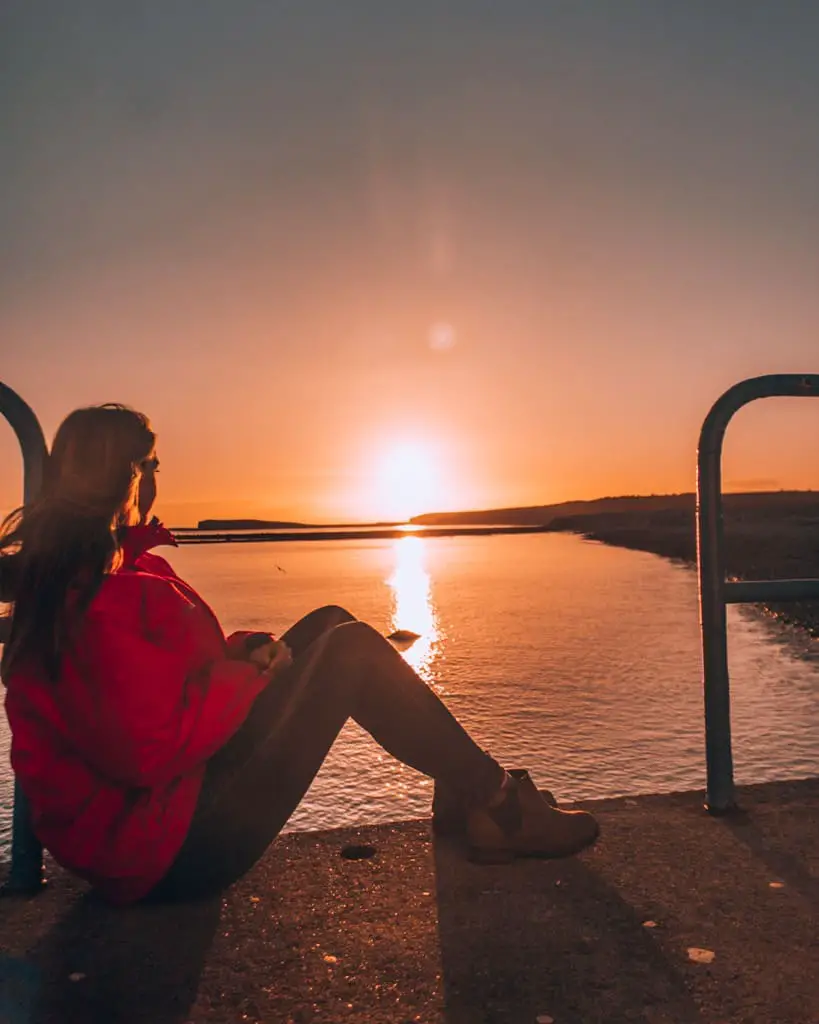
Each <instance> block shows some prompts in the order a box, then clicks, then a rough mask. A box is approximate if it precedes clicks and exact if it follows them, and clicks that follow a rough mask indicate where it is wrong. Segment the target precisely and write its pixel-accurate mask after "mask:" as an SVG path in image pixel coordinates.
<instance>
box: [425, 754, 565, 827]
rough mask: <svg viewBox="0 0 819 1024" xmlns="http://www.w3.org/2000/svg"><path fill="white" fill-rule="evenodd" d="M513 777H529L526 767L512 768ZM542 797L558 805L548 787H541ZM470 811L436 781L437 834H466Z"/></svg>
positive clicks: (435, 824) (433, 812) (434, 802)
mask: <svg viewBox="0 0 819 1024" xmlns="http://www.w3.org/2000/svg"><path fill="white" fill-rule="evenodd" d="M509 774H510V775H511V776H512V778H513V779H519V780H520V779H528V778H529V773H528V772H527V771H526V769H525V768H510V769H509ZM538 793H540V795H541V797H542V798H543V799H544V800H545V801H546V803H547V804H551V805H552V807H557V800H555V796H554V793H550V792H549V790H548V789H539V790H538ZM468 814H469V812H468V811H467V809H466V807H465V806H464V804H463V802H462V801H461V800H459V799H458V798H457V797H456V796H455V795H454V794H453V793H450V792H449V790H447V789H446V788H445V787H444V786H442V785H441V784H440V783H438V782H436V783H435V796H434V797H433V800H432V831H433V832H434V833H435V835H436V836H442V837H444V836H445V837H454V838H462V837H463V836H465V835H466V819H467V817H468Z"/></svg>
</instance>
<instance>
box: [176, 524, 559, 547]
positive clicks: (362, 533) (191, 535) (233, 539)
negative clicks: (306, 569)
mask: <svg viewBox="0 0 819 1024" xmlns="http://www.w3.org/2000/svg"><path fill="white" fill-rule="evenodd" d="M548 530H549V527H548V526H543V525H540V526H482V527H481V526H444V527H437V528H430V529H423V528H415V527H413V526H404V527H391V528H385V529H358V528H357V527H350V528H347V529H344V530H327V529H319V530H277V531H259V532H254V531H244V532H236V533H231V532H227V531H224V532H218V533H195V532H184V533H182V532H180V531H175V532H177V534H178V535H177V536H176V541H177V543H178V544H180V545H188V544H259V543H283V542H286V541H290V542H292V541H321V540H325V541H344V540H356V541H358V540H397V539H399V538H402V537H423V538H430V537H488V536H493V535H496V534H521V533H546V532H548Z"/></svg>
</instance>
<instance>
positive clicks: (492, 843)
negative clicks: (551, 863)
mask: <svg viewBox="0 0 819 1024" xmlns="http://www.w3.org/2000/svg"><path fill="white" fill-rule="evenodd" d="M506 799H507V800H508V801H516V803H517V806H514V805H513V806H510V807H506V808H481V809H480V810H476V811H471V812H470V814H469V816H468V819H467V825H466V837H467V842H468V844H469V859H470V860H472V861H475V862H476V863H479V864H507V863H509V861H511V860H514V859H515V857H571V856H572V855H573V854H575V853H579V852H580V851H581V850H584V849H585V848H586V847H587V846H591V844H592V843H593V842H594V841H595V840H596V839H597V837H598V835H599V833H600V827H599V825H598V824H597V821H596V820H595V818H593V817H592V815H591V814H588V813H587V812H586V811H561V810H559V809H558V808H556V807H552V806H551V805H550V804H548V803H547V802H546V801H545V800H544V799H543V797H541V795H540V793H538V791H537V789H536V788H535V784H534V783H533V782H532V780H531V779H530V778H529V776H528V774H527V775H526V776H525V777H524V778H515V779H514V785H513V786H512V787H510V792H509V795H508V796H507V798H506ZM509 811H512V812H513V813H512V814H510V813H509Z"/></svg>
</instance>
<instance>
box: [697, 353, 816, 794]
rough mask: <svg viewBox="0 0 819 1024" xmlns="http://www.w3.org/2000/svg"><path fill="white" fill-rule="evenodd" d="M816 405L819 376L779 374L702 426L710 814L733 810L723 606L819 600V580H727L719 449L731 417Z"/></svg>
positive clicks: (725, 400) (727, 403)
mask: <svg viewBox="0 0 819 1024" xmlns="http://www.w3.org/2000/svg"><path fill="white" fill-rule="evenodd" d="M787 396H798V397H806V396H807V397H810V396H813V397H819V374H815V375H811V374H805V373H775V374H769V375H767V376H765V377H753V378H750V379H749V380H743V381H740V383H739V384H735V385H734V386H733V387H732V388H729V389H728V390H727V391H726V392H725V394H724V395H722V397H720V398H719V399H717V401H716V402H715V403H714V405H713V406H712V408H711V411H710V412H709V413H708V415H707V416H706V418H705V422H704V423H703V425H702V430H701V432H700V443H699V449H698V453H697V562H698V569H699V585H700V625H701V629H702V660H703V677H704V678H703V688H704V696H705V758H706V770H707V794H706V807H707V808H708V810H709V811H711V812H712V813H714V814H722V813H726V812H728V811H730V810H732V809H733V808H734V807H735V806H736V804H735V797H734V762H733V754H732V752H731V694H730V687H729V682H728V636H727V619H726V605H727V604H739V603H742V602H748V601H806V600H812V599H819V580H812V579H811V580H758V581H757V580H753V581H742V582H736V583H734V582H729V581H727V580H726V579H725V558H724V552H723V515H722V445H723V441H724V439H725V431H726V428H727V427H728V424H729V423H730V422H731V419H732V417H733V416H734V414H735V413H736V412H738V411H739V410H740V409H741V408H742V407H743V406H744V405H747V404H748V403H749V402H754V401H756V400H757V399H758V398H778V397H787Z"/></svg>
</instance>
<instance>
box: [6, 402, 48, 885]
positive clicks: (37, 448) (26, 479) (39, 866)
mask: <svg viewBox="0 0 819 1024" xmlns="http://www.w3.org/2000/svg"><path fill="white" fill-rule="evenodd" d="M0 413H2V414H3V416H5V418H6V419H7V420H8V422H9V424H10V425H11V428H12V430H13V431H14V433H15V434H16V435H17V440H18V441H19V442H20V450H21V452H22V454H23V503H24V504H25V503H27V502H29V501H31V500H32V498H34V496H35V495H36V494H37V492H38V491H39V489H40V485H41V484H42V480H43V469H44V467H45V462H46V459H47V458H48V446H47V445H46V441H45V437H44V436H43V430H42V427H41V426H40V421H39V420H38V419H37V417H36V416H35V414H34V410H33V409H32V408H31V406H29V405H28V404H27V403H26V402H24V401H23V399H22V398H21V397H20V396H19V395H18V394H17V393H16V392H15V391H12V389H11V388H10V387H7V386H6V385H5V384H2V383H0ZM9 624H10V621H9V619H8V618H7V617H6V618H0V642H2V641H4V640H5V639H6V638H7V636H8V628H9ZM42 884H43V848H42V846H41V845H40V843H39V842H38V840H37V838H36V837H35V835H34V832H33V830H32V828H31V817H30V814H29V809H28V802H27V801H26V798H25V796H24V795H23V791H22V790H21V789H20V786H19V785H18V784H17V782H16V781H15V783H14V811H13V814H12V835H11V867H10V869H9V874H8V878H7V879H6V883H5V885H4V886H3V892H6V893H31V892H37V891H38V890H39V889H40V888H41V887H42Z"/></svg>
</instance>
